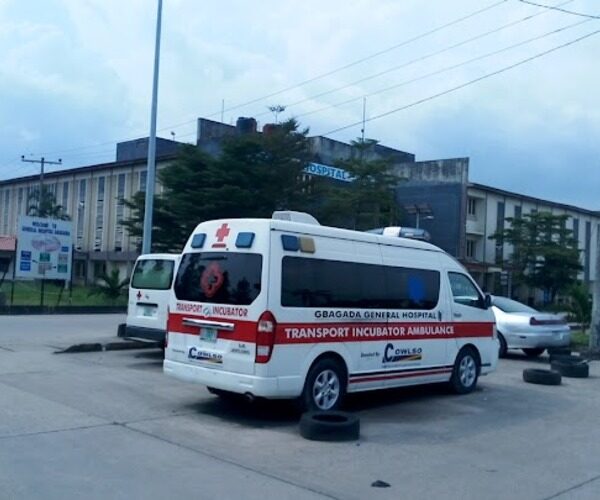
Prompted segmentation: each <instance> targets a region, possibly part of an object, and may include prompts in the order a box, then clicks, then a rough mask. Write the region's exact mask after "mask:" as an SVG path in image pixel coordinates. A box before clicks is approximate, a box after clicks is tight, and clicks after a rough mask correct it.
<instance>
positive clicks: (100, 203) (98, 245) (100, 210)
mask: <svg viewBox="0 0 600 500" xmlns="http://www.w3.org/2000/svg"><path fill="white" fill-rule="evenodd" d="M104 187H105V178H104V177H98V190H97V196H96V232H95V237H94V251H95V252H99V251H100V250H101V249H102V234H103V232H104Z"/></svg>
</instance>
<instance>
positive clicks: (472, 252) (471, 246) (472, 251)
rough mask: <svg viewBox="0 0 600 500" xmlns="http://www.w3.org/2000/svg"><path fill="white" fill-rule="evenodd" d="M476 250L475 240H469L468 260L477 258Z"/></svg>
mask: <svg viewBox="0 0 600 500" xmlns="http://www.w3.org/2000/svg"><path fill="white" fill-rule="evenodd" d="M475 248H476V243H475V240H467V259H474V258H475Z"/></svg>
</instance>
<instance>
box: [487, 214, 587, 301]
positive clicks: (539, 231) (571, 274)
mask: <svg viewBox="0 0 600 500" xmlns="http://www.w3.org/2000/svg"><path fill="white" fill-rule="evenodd" d="M567 219H568V216H567V215H555V214H552V213H550V212H532V213H529V214H524V215H523V216H522V217H518V218H513V217H507V218H506V221H507V222H508V223H509V225H508V227H506V228H505V229H504V230H503V231H500V232H496V233H495V234H493V235H492V236H490V238H492V239H495V240H496V241H497V242H498V243H500V244H502V243H508V244H509V245H512V248H513V251H512V254H511V255H510V257H509V259H508V261H507V262H506V264H507V265H508V267H510V268H511V270H512V272H513V279H514V281H515V282H516V283H518V284H525V285H529V286H531V287H534V288H540V289H542V290H545V291H547V292H548V293H549V294H550V298H551V301H552V302H554V300H555V298H556V295H557V294H558V293H560V292H565V291H567V290H568V289H569V288H570V287H571V286H573V285H574V284H575V283H576V282H577V274H578V273H579V271H581V269H582V266H581V264H580V262H579V249H578V247H577V241H576V240H575V238H573V232H572V231H571V230H570V229H567V228H566V221H567Z"/></svg>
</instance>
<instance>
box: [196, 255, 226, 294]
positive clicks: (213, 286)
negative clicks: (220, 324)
mask: <svg viewBox="0 0 600 500" xmlns="http://www.w3.org/2000/svg"><path fill="white" fill-rule="evenodd" d="M224 281H225V277H224V276H223V270H222V269H221V266H219V263H218V262H213V263H212V264H210V265H209V266H208V267H206V268H205V269H204V271H203V272H202V276H201V277H200V288H202V291H203V292H204V295H206V297H207V298H209V299H210V298H212V297H214V296H215V295H216V293H217V292H218V291H219V289H220V288H221V287H222V286H223V283H224Z"/></svg>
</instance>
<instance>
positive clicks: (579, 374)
mask: <svg viewBox="0 0 600 500" xmlns="http://www.w3.org/2000/svg"><path fill="white" fill-rule="evenodd" d="M550 367H551V368H552V369H553V370H556V371H557V372H559V373H560V374H561V375H562V376H563V377H571V378H587V377H589V376H590V365H588V364H587V362H586V361H579V362H573V361H553V362H552V363H551V364H550Z"/></svg>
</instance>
